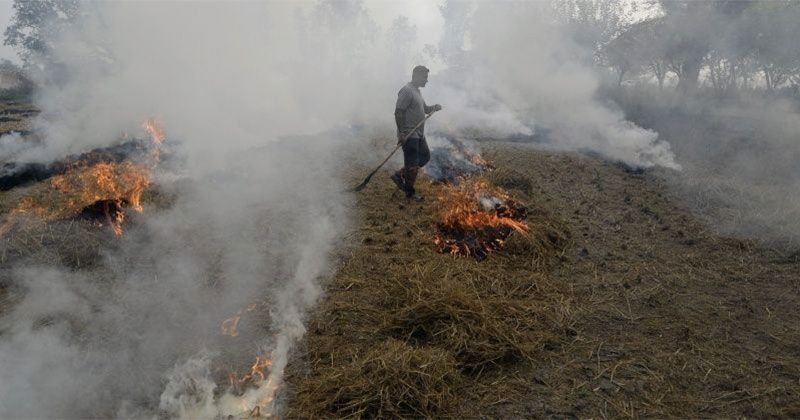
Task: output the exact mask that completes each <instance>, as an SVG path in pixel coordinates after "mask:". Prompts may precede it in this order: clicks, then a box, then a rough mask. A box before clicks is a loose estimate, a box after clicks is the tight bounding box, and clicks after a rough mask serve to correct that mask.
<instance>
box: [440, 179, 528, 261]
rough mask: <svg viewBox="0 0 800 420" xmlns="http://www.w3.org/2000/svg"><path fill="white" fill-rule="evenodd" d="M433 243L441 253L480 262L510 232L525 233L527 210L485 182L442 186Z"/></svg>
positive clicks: (477, 181)
mask: <svg viewBox="0 0 800 420" xmlns="http://www.w3.org/2000/svg"><path fill="white" fill-rule="evenodd" d="M438 198H439V200H438V212H439V223H438V225H437V228H438V232H437V235H436V239H435V243H436V246H437V249H438V251H439V252H441V253H445V254H446V253H449V254H454V255H462V256H471V257H474V258H475V259H477V260H479V261H480V260H483V259H485V258H486V256H487V255H488V254H489V253H490V252H492V251H495V250H497V249H499V248H501V247H502V246H503V244H504V243H505V241H506V239H508V237H509V236H510V235H511V234H512V233H514V232H517V233H520V234H523V235H524V234H527V233H528V231H529V227H528V224H527V223H526V222H525V218H526V216H527V210H526V209H525V208H524V207H522V206H521V205H520V204H519V203H517V202H515V201H514V200H512V199H511V198H509V197H508V194H507V193H506V192H505V191H503V190H502V189H500V188H498V187H492V186H490V185H489V183H488V182H487V181H485V180H473V179H466V180H463V181H462V182H460V183H458V184H456V185H446V186H445V187H444V190H443V191H442V193H441V194H440V195H439V197H438Z"/></svg>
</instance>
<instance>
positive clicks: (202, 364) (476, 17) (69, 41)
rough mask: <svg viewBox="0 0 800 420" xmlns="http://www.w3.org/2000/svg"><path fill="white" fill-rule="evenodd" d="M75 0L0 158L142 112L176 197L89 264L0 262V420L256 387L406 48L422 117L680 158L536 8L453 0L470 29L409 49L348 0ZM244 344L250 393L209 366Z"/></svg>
mask: <svg viewBox="0 0 800 420" xmlns="http://www.w3.org/2000/svg"><path fill="white" fill-rule="evenodd" d="M84 7H85V16H84V17H83V20H82V21H81V24H80V25H78V26H77V27H76V28H75V29H74V30H73V31H68V32H66V33H65V34H64V36H63V38H61V39H59V40H57V44H56V45H57V48H56V49H55V55H56V56H55V57H53V61H54V62H58V63H60V65H59V66H58V67H57V68H54V69H52V70H53V71H55V72H57V77H55V76H54V75H50V77H48V78H46V80H41V81H40V83H42V86H43V88H42V90H41V91H40V94H39V96H38V98H37V106H38V107H39V108H40V109H41V110H42V113H41V115H40V117H39V118H37V120H36V121H35V130H36V131H37V132H39V133H40V134H41V136H42V137H43V138H44V143H43V146H41V147H35V148H30V149H13V150H12V149H8V150H9V152H6V153H13V154H14V156H15V157H16V158H17V159H18V160H21V161H42V162H47V161H50V160H53V159H57V158H60V157H63V156H65V155H67V154H74V153H80V152H82V151H86V150H88V149H91V148H94V147H98V146H106V145H108V144H109V143H111V142H112V141H114V139H118V138H119V137H120V136H121V135H122V134H123V133H135V132H137V130H139V128H138V126H139V124H140V123H141V121H142V120H144V119H145V118H148V117H157V118H158V119H160V120H161V121H162V122H163V124H164V127H165V130H166V132H167V137H168V139H169V141H171V142H172V145H173V147H175V148H176V149H177V154H178V155H180V156H181V160H180V161H181V162H183V164H182V165H177V167H175V168H173V169H171V170H170V171H169V172H167V171H164V172H161V173H158V174H156V183H157V184H158V185H159V186H160V188H162V189H163V191H164V193H165V194H167V195H170V196H173V197H174V200H173V202H171V204H170V205H169V206H167V207H166V208H163V209H155V208H149V209H146V211H145V214H144V215H143V216H142V217H139V218H137V222H138V223H136V224H135V226H134V228H133V229H131V230H130V231H129V232H127V233H126V235H125V236H124V237H123V238H121V239H120V240H119V241H118V243H116V244H114V245H113V246H110V247H109V248H108V249H105V250H104V251H103V252H102V258H100V260H99V262H97V263H96V264H95V265H92V266H90V267H88V268H85V269H81V270H73V269H71V268H69V267H67V266H64V265H63V264H60V263H58V262H57V261H53V260H52V259H48V258H44V257H42V258H30V259H22V260H19V261H18V262H17V263H16V265H15V267H13V268H11V269H10V271H8V273H9V274H8V276H9V277H10V279H11V282H13V283H14V284H15V285H17V287H18V288H19V289H20V290H21V291H22V296H23V297H22V298H21V300H20V301H19V302H18V303H17V304H16V305H15V306H14V307H13V309H12V310H10V311H9V312H8V313H6V314H4V316H3V318H2V326H3V333H2V335H0V369H2V371H3V372H4V374H3V381H2V383H0V417H4V418H11V417H55V416H58V417H108V416H115V415H116V416H122V417H125V416H133V417H143V416H144V417H146V416H155V415H167V416H176V417H189V418H195V417H212V416H217V415H237V414H242V413H243V412H246V410H248V409H250V408H252V406H253V404H255V402H256V401H257V400H261V399H263V398H266V397H269V396H270V393H272V392H274V389H273V388H272V387H277V386H279V385H280V380H281V376H282V374H283V369H284V367H285V366H286V363H287V361H288V357H289V355H290V352H291V349H292V347H293V345H294V343H295V342H296V341H297V340H298V339H299V338H301V337H302V335H303V332H304V327H303V322H304V320H305V317H306V316H307V313H308V311H309V309H310V308H312V307H313V305H314V304H315V302H316V301H317V300H318V299H319V297H320V293H321V286H320V284H321V280H322V279H324V278H325V277H326V276H327V275H329V274H330V273H331V271H332V270H333V269H335V267H334V266H333V265H332V263H331V253H332V250H333V248H334V245H335V243H336V242H337V240H339V238H340V237H341V234H342V232H343V230H344V229H345V228H346V226H347V223H348V217H347V205H348V201H347V200H348V199H347V198H346V197H344V196H342V194H341V193H340V191H341V190H342V184H341V182H340V180H339V178H338V174H339V171H340V169H341V168H342V167H343V166H346V165H348V164H350V163H351V162H352V160H353V159H356V158H357V157H354V156H353V154H352V153H351V154H349V155H347V156H343V153H342V151H343V150H348V151H352V152H358V153H360V154H361V155H362V158H363V156H367V159H368V160H369V158H370V156H375V157H376V158H377V156H379V155H380V154H382V153H377V154H374V155H373V153H374V152H373V151H366V150H364V149H365V147H366V146H365V144H366V140H365V139H363V138H361V137H359V136H360V135H359V134H358V131H354V130H350V129H349V128H348V127H351V126H354V125H367V126H370V127H373V128H376V129H377V130H379V131H380V132H382V133H385V134H387V136H388V137H392V134H393V127H392V125H393V121H392V111H393V104H394V101H395V99H396V92H397V90H398V89H399V88H400V87H401V86H402V85H403V84H404V83H406V82H407V81H408V79H409V73H410V69H411V68H412V67H413V65H415V64H419V62H418V60H419V59H420V58H421V57H428V58H431V59H434V58H435V59H436V60H440V61H439V63H438V65H439V67H440V68H439V70H437V71H434V72H433V73H432V74H431V81H430V87H429V88H428V89H427V90H425V91H424V94H425V95H426V97H427V99H428V102H429V103H430V104H432V103H441V104H443V105H444V106H445V111H444V112H441V113H440V115H438V116H437V117H436V118H433V119H432V120H431V125H430V127H431V130H432V131H436V130H439V131H445V132H458V131H463V130H467V129H471V130H476V129H478V130H484V131H483V132H484V133H491V135H492V136H495V137H507V136H511V135H522V136H531V135H533V134H534V133H535V132H536V131H537V130H539V129H540V128H546V129H548V130H551V132H552V136H551V144H550V145H551V146H552V147H555V148H559V149H566V150H580V149H590V150H594V151H598V152H600V153H603V154H605V155H606V156H608V157H609V158H612V159H619V160H623V161H626V162H628V163H630V164H633V165H641V166H653V165H662V166H666V167H670V168H676V167H678V165H677V163H676V162H675V161H674V158H673V155H672V153H671V152H670V150H669V146H668V145H667V144H665V143H663V142H661V141H659V140H658V139H657V134H656V133H655V132H652V131H649V130H645V129H641V128H639V127H637V126H635V125H633V124H632V123H629V122H627V121H625V120H624V119H623V117H622V114H621V113H620V112H619V111H616V110H613V109H609V108H607V107H605V106H604V105H603V104H601V103H600V102H598V101H597V100H596V99H595V98H594V91H595V90H596V88H597V85H598V82H597V79H596V78H595V76H594V75H593V74H592V73H591V71H590V70H589V69H588V68H587V67H586V66H585V65H583V64H581V63H580V62H579V61H578V60H576V59H575V56H577V55H578V53H577V52H576V51H577V49H578V47H577V46H575V45H573V44H572V43H571V41H570V40H569V39H568V37H566V36H564V35H563V33H562V32H561V30H560V29H559V28H558V26H557V25H555V24H553V23H552V22H551V21H550V19H549V18H548V17H547V16H546V15H545V14H544V8H543V7H540V6H537V5H521V4H490V3H481V4H479V5H478V6H477V8H473V7H472V6H469V5H467V6H463V7H466V9H463V10H461V12H459V13H455V14H454V16H456V18H457V19H468V21H464V22H457V21H454V20H452V19H451V20H450V21H449V23H447V24H448V25H449V28H450V29H448V30H445V31H444V34H445V38H444V40H445V42H443V43H440V44H439V47H438V49H437V48H434V47H431V48H432V49H429V50H427V53H426V52H425V51H416V50H413V49H411V48H408V47H407V45H405V42H410V41H409V40H411V39H414V37H415V36H416V35H415V29H414V27H413V25H410V24H408V22H406V21H403V20H402V19H400V20H396V21H395V24H394V25H392V27H391V28H389V29H390V30H388V31H387V29H386V28H382V27H380V26H379V25H377V24H376V23H375V22H374V21H373V20H372V18H371V17H370V15H369V13H368V11H367V9H366V8H365V7H364V5H363V4H362V3H360V2H319V3H315V4H305V3H303V4H291V3H276V2H268V3H262V2H252V3H250V2H248V3H227V2H225V3H223V2H220V3H209V2H200V3H191V4H190V3H183V2H175V3H146V4H141V3H133V2H125V3H118V2H102V3H86V4H85V5H84ZM448 7H460V6H459V5H458V4H455V3H448ZM473 9H474V10H473ZM451 17H452V16H451ZM445 18H446V19H447V18H448V16H445ZM467 40H468V41H469V42H468V43H467V42H466V41H467ZM436 41H437V40H431V44H435V43H436ZM467 44H469V45H467ZM454 45H455V46H454ZM395 47H397V48H395ZM400 47H403V48H400ZM434 68H435V67H434ZM334 129H335V130H334ZM9 141H10V140H9ZM3 142H6V140H3ZM391 146H392V144H388V145H387V147H386V150H389V149H390V148H391ZM367 163H369V162H367ZM253 303H255V304H257V305H258V307H259V311H260V312H259V313H261V314H262V316H263V317H264V319H263V322H264V324H265V325H266V327H263V328H261V329H260V330H259V331H258V334H257V335H256V336H254V338H253V340H252V341H237V342H235V343H237V344H236V345H235V346H234V347H235V348H234V349H231V344H230V343H231V341H230V337H226V336H222V335H221V334H220V331H219V329H220V323H221V322H222V320H223V319H225V318H227V317H228V316H230V315H231V314H234V313H236V312H237V311H239V310H241V308H243V307H245V306H246V305H249V304H253ZM256 354H260V355H264V356H265V357H268V358H269V359H271V361H272V366H271V368H270V369H269V370H268V372H269V375H268V376H269V377H268V378H267V379H268V380H266V381H264V383H265V384H267V385H264V386H262V387H260V388H258V389H256V390H251V391H248V393H245V394H244V395H243V396H233V395H231V394H229V393H228V394H226V393H225V392H223V390H221V389H218V388H217V384H218V383H219V381H218V380H217V378H215V376H214V375H215V369H216V366H215V363H217V361H218V360H220V359H224V358H225V357H229V358H232V359H243V358H244V359H247V358H252V357H254V356H255V355H256ZM242 402H244V404H242ZM270 407H272V406H270Z"/></svg>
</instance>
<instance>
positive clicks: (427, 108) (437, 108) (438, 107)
mask: <svg viewBox="0 0 800 420" xmlns="http://www.w3.org/2000/svg"><path fill="white" fill-rule="evenodd" d="M422 105H424V108H425V113H426V114H430V113H431V112H433V111H441V110H442V106H441V105H439V104H436V105H432V106H428V104H426V103H424V102H423V104H422Z"/></svg>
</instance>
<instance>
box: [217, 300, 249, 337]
mask: <svg viewBox="0 0 800 420" xmlns="http://www.w3.org/2000/svg"><path fill="white" fill-rule="evenodd" d="M254 309H256V304H255V303H252V304H250V305H248V306H247V308H245V309H244V310H245V311H246V312H252V311H253V310H254ZM241 319H242V310H241V309H240V310H239V311H238V312H236V315H234V316H232V317H230V318H228V319H226V320H224V321H222V335H228V336H231V337H237V336H239V321H240V320H241Z"/></svg>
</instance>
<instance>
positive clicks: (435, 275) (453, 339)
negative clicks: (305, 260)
mask: <svg viewBox="0 0 800 420" xmlns="http://www.w3.org/2000/svg"><path fill="white" fill-rule="evenodd" d="M443 271H444V272H443ZM383 307H384V308H385V310H384V312H383V315H384V317H383V322H382V327H381V331H382V333H384V334H388V335H391V336H393V337H396V338H398V339H401V340H408V341H409V342H412V343H415V344H417V345H425V346H436V347H439V348H442V349H447V350H448V351H450V352H451V353H453V355H454V356H455V359H456V360H457V361H458V365H459V367H460V368H462V369H463V370H465V371H477V370H479V369H482V368H484V367H486V366H487V365H491V364H497V363H500V362H503V361H506V362H508V361H510V362H519V361H524V360H531V359H532V358H533V357H534V355H535V353H536V352H537V351H538V350H539V349H541V348H542V346H543V343H544V342H546V341H547V340H548V339H550V338H551V336H550V335H549V334H547V333H546V332H545V330H544V329H542V328H541V327H542V325H543V324H545V323H546V319H545V318H546V316H545V315H544V314H543V309H546V308H537V307H535V306H534V305H532V304H531V303H530V302H529V301H526V300H523V299H519V298H517V297H515V296H513V295H511V294H506V293H500V294H485V295H484V296H482V295H481V293H480V292H479V290H478V289H477V288H476V287H475V286H473V285H472V284H471V282H470V281H464V279H463V278H457V277H455V276H452V275H451V273H449V272H447V271H446V270H436V269H431V268H430V267H427V268H421V269H420V268H418V269H416V270H415V272H414V273H413V275H411V276H409V277H408V278H406V279H403V280H400V281H396V282H393V284H391V285H389V286H388V288H387V293H386V295H385V300H384V302H383Z"/></svg>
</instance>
